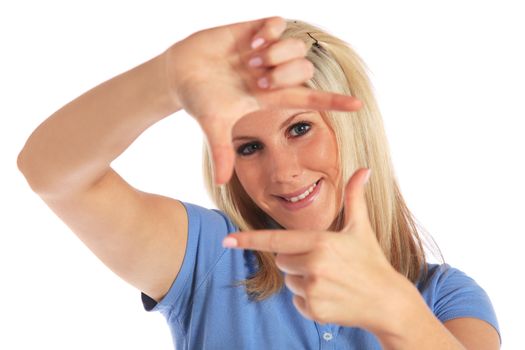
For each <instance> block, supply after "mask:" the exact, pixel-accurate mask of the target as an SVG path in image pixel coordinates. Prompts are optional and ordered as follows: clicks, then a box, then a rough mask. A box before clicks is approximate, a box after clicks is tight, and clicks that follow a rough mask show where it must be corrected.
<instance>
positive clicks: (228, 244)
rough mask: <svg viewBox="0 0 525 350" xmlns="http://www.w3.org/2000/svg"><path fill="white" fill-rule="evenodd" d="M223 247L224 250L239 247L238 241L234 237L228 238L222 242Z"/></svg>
mask: <svg viewBox="0 0 525 350" xmlns="http://www.w3.org/2000/svg"><path fill="white" fill-rule="evenodd" d="M222 246H223V247H224V248H235V247H237V240H236V239H235V238H233V237H226V238H225V239H223V240H222Z"/></svg>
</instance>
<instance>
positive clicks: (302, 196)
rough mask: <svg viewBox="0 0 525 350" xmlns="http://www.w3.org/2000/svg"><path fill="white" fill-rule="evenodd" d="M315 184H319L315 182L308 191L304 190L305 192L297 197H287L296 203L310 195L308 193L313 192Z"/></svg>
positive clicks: (289, 200)
mask: <svg viewBox="0 0 525 350" xmlns="http://www.w3.org/2000/svg"><path fill="white" fill-rule="evenodd" d="M315 186H317V183H314V184H313V185H312V186H310V187H309V188H308V189H307V190H306V191H304V193H301V194H300V195H298V196H296V197H292V198H285V199H286V200H287V201H288V202H292V203H295V202H297V201H300V200H303V199H305V198H306V197H308V195H309V194H310V193H312V191H313V190H314V188H315Z"/></svg>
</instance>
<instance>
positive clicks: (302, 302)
mask: <svg viewBox="0 0 525 350" xmlns="http://www.w3.org/2000/svg"><path fill="white" fill-rule="evenodd" d="M292 302H293V304H294V306H295V308H296V309H297V311H299V313H300V314H301V315H303V316H304V317H305V318H307V319H309V320H313V317H312V315H311V314H310V310H309V309H308V305H307V304H306V299H305V298H303V297H301V296H299V295H294V296H293V299H292Z"/></svg>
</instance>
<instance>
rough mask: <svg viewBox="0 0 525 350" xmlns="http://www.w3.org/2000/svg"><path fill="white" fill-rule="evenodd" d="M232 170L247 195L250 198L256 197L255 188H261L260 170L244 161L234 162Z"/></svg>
mask: <svg viewBox="0 0 525 350" xmlns="http://www.w3.org/2000/svg"><path fill="white" fill-rule="evenodd" d="M234 171H235V173H236V174H237V178H238V179H239V182H240V183H241V186H242V187H243V188H244V191H245V192H246V193H247V194H248V196H250V197H251V198H252V199H253V198H256V196H257V189H259V188H261V186H260V181H259V176H260V172H259V170H258V168H257V166H255V165H254V164H246V163H241V164H236V165H235V167H234Z"/></svg>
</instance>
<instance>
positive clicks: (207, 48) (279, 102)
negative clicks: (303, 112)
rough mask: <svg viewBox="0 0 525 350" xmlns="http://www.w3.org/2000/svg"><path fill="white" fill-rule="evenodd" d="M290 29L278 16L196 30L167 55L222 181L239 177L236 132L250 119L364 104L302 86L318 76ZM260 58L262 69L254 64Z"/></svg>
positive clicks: (181, 100)
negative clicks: (272, 112) (260, 113)
mask: <svg viewBox="0 0 525 350" xmlns="http://www.w3.org/2000/svg"><path fill="white" fill-rule="evenodd" d="M285 29H286V22H285V20H284V19H283V18H280V17H271V18H265V19H259V20H255V21H249V22H242V23H235V24H230V25H225V26H220V27H215V28H211V29H206V30H203V31H199V32H197V33H194V34H192V35H190V36H189V37H187V38H186V39H184V40H182V41H180V42H178V43H176V44H175V45H173V46H172V47H170V48H169V49H168V50H167V51H166V53H165V54H166V58H167V72H168V79H169V81H170V91H171V93H172V96H173V98H175V99H176V101H177V102H178V104H179V105H180V106H181V107H182V108H184V109H185V110H186V112H187V113H189V114H190V115H191V116H193V117H194V118H195V119H196V120H197V122H198V123H199V124H200V126H201V128H202V130H203V131H204V133H205V134H206V137H207V140H208V143H209V145H210V149H211V153H212V157H213V163H214V172H215V182H216V183H218V184H222V183H226V182H227V181H228V180H229V179H230V177H231V174H232V172H233V164H234V157H235V154H234V151H233V146H232V142H231V130H232V128H233V126H234V125H235V123H236V122H237V121H238V120H239V119H240V118H242V117H243V116H244V115H246V114H249V113H252V112H255V111H257V110H261V109H276V108H277V109H283V108H307V109H313V110H344V111H354V110H357V109H359V108H360V107H361V103H360V101H359V100H357V99H356V98H354V97H350V96H344V95H339V94H332V93H328V92H322V91H316V90H312V89H308V88H306V87H303V83H304V82H306V81H307V80H308V79H310V78H311V77H312V76H313V73H314V68H313V64H312V63H311V62H310V61H308V60H307V59H306V58H305V55H306V53H307V48H306V44H305V43H304V42H303V41H301V40H299V39H280V36H281V34H282V33H283V32H284V30H285ZM261 39H262V40H261ZM258 42H259V43H260V42H262V44H261V45H260V46H257V47H254V46H255V45H254V44H256V43H258ZM254 58H255V61H257V58H259V59H260V65H258V66H252V65H250V62H253V61H254V60H253V59H254Z"/></svg>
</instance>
